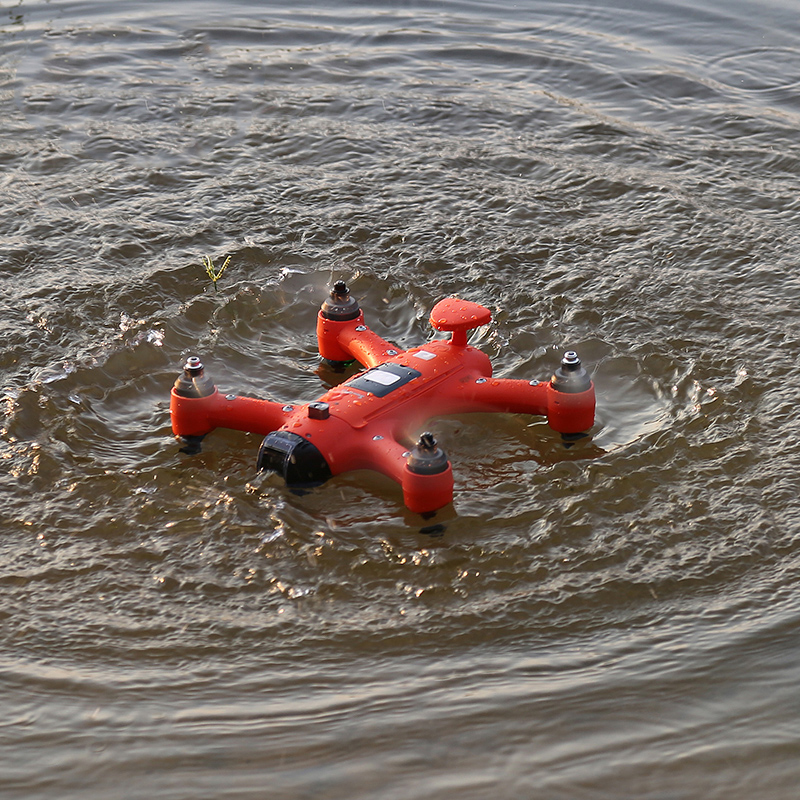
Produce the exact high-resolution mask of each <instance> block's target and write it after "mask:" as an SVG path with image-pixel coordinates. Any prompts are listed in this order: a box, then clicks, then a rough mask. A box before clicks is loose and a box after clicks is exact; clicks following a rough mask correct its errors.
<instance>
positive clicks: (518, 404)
mask: <svg viewBox="0 0 800 800" xmlns="http://www.w3.org/2000/svg"><path fill="white" fill-rule="evenodd" d="M469 399H470V400H471V401H472V403H474V405H473V407H472V409H471V410H476V411H478V410H479V411H506V412H509V413H512V414H535V415H540V416H544V417H547V422H548V424H549V425H550V427H551V428H553V430H556V431H558V432H559V433H583V432H584V431H587V430H589V428H591V427H592V425H593V424H594V410H595V395H594V385H592V384H590V386H589V388H588V389H586V390H584V391H582V392H565V391H560V390H558V389H557V388H555V387H554V386H553V384H552V383H551V382H542V383H540V382H539V381H530V382H529V381H525V380H512V379H508V378H487V379H481V380H480V382H477V381H476V382H475V383H473V384H472V385H471V389H470V398H469Z"/></svg>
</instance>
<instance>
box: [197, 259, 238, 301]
mask: <svg viewBox="0 0 800 800" xmlns="http://www.w3.org/2000/svg"><path fill="white" fill-rule="evenodd" d="M230 263H231V257H230V256H228V257H227V258H226V259H225V262H224V263H223V265H222V266H221V267H220V268H219V269H217V268H216V267H215V266H214V261H213V260H212V259H211V256H203V266H204V267H205V268H206V275H208V277H209V278H211V282H212V283H213V284H214V291H215V292H216V291H217V281H218V280H219V279H220V278H221V277H222V273H223V272H225V270H226V269H227V267H228V264H230Z"/></svg>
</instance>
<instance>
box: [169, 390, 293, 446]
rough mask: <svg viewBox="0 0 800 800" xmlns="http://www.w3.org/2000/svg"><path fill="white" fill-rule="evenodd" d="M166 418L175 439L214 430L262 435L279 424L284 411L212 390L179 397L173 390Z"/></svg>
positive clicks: (268, 403) (267, 402)
mask: <svg viewBox="0 0 800 800" xmlns="http://www.w3.org/2000/svg"><path fill="white" fill-rule="evenodd" d="M170 415H171V416H172V431H173V433H174V434H175V435H176V436H182V437H186V436H205V435H206V434H207V433H210V432H211V431H213V430H214V428H231V429H232V430H236V431H248V432H250V433H258V434H262V435H266V434H268V433H270V432H271V431H274V430H275V429H276V428H280V427H281V425H283V423H284V421H285V419H286V417H287V412H286V411H284V407H283V405H282V404H280V403H275V402H273V401H271V400H259V399H257V398H255V397H238V396H236V395H230V394H229V395H222V394H221V393H220V392H219V391H218V390H216V389H215V390H214V392H213V393H212V394H210V395H207V396H206V397H182V396H181V395H179V394H178V393H177V392H176V391H175V389H173V390H172V395H171V398H170Z"/></svg>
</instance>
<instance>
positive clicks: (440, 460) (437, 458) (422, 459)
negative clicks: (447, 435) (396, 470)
mask: <svg viewBox="0 0 800 800" xmlns="http://www.w3.org/2000/svg"><path fill="white" fill-rule="evenodd" d="M449 463H450V462H449V461H448V460H447V455H446V454H445V452H444V450H442V449H441V448H440V447H439V446H438V445H437V444H436V439H434V438H433V434H432V433H423V434H422V435H421V436H420V437H419V441H418V442H417V443H416V445H415V446H414V449H413V450H412V451H411V452H410V453H409V454H408V459H407V460H406V464H407V466H408V469H409V471H410V472H413V473H415V474H417V475H438V474H439V473H440V472H444V471H445V470H446V469H447V465H448V464H449Z"/></svg>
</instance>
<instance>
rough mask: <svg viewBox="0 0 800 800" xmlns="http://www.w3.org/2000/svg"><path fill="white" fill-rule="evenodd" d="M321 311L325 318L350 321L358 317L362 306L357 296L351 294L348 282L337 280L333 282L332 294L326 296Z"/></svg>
mask: <svg viewBox="0 0 800 800" xmlns="http://www.w3.org/2000/svg"><path fill="white" fill-rule="evenodd" d="M321 311H322V316H323V317H325V319H331V320H334V321H336V322H348V321H349V320H351V319H357V318H358V315H359V314H360V313H361V308H360V307H359V305H358V301H357V300H356V299H355V297H353V296H351V294H350V290H349V289H348V288H347V284H346V283H345V282H344V281H336V283H334V284H333V288H332V289H331V293H330V296H329V297H327V298H325V302H324V303H323V304H322V308H321Z"/></svg>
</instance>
